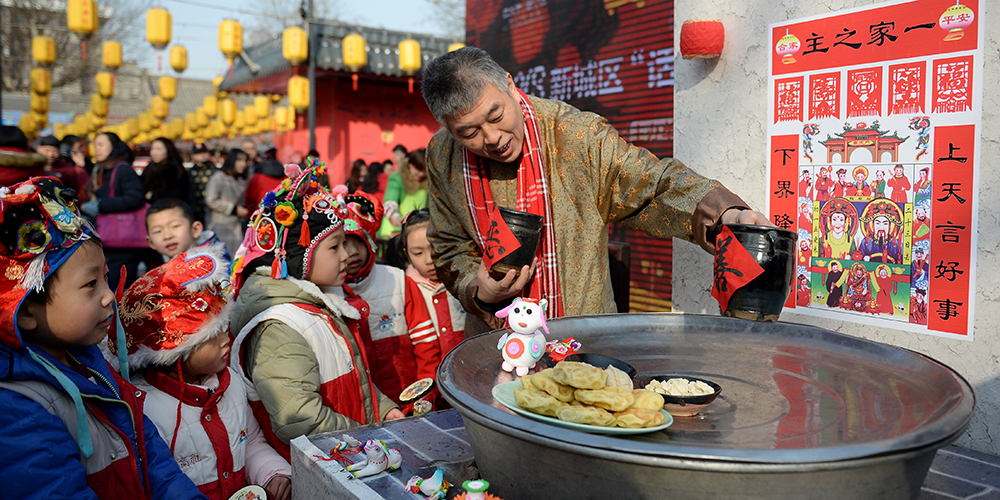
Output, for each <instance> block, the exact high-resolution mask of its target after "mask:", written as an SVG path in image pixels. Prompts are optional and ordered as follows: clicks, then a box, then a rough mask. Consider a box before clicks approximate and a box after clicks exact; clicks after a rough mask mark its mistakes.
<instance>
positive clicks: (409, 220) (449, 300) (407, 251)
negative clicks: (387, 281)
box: [398, 208, 465, 357]
mask: <svg viewBox="0 0 1000 500" xmlns="http://www.w3.org/2000/svg"><path fill="white" fill-rule="evenodd" d="M430 223H431V213H430V211H429V210H428V209H426V208H421V209H420V210H414V211H413V212H410V214H409V215H407V216H406V220H404V221H403V230H402V232H400V233H399V248H398V251H399V259H400V262H409V263H410V265H409V266H407V268H406V277H408V278H410V279H412V280H413V281H414V282H416V283H417V286H418V287H420V293H421V294H422V295H423V297H424V303H425V304H427V310H428V311H429V312H430V314H431V320H433V321H434V329H435V330H436V331H437V336H438V343H439V344H440V346H441V356H442V357H443V356H444V355H445V354H448V352H450V351H451V350H452V349H454V348H455V346H457V345H458V344H461V343H462V341H463V340H465V309H463V308H462V303H461V302H459V301H458V299H457V298H455V296H454V295H452V294H451V293H449V292H448V290H447V289H446V288H445V287H444V283H441V282H440V281H438V279H437V270H436V269H434V257H433V255H431V244H430V242H429V241H427V226H429V225H430Z"/></svg>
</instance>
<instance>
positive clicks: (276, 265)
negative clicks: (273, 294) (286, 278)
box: [271, 251, 281, 280]
mask: <svg viewBox="0 0 1000 500" xmlns="http://www.w3.org/2000/svg"><path fill="white" fill-rule="evenodd" d="M271 277H272V278H274V279H276V280H280V279H281V255H279V254H278V252H277V251H275V252H274V260H273V261H271Z"/></svg>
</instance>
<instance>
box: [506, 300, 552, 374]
mask: <svg viewBox="0 0 1000 500" xmlns="http://www.w3.org/2000/svg"><path fill="white" fill-rule="evenodd" d="M548 305H549V301H547V300H545V299H541V300H535V299H525V298H521V297H518V298H516V299H514V302H512V303H511V304H510V305H509V306H507V307H505V308H503V309H501V310H500V311H498V312H497V313H496V316H497V317H498V318H507V327H508V328H510V329H511V330H513V332H510V333H507V334H504V335H503V336H502V337H500V343H498V344H497V349H500V351H501V352H502V353H503V365H502V367H503V369H504V371H508V372H509V371H515V372H516V373H517V376H518V377H523V376H525V375H527V374H528V371H529V370H531V369H532V368H534V367H535V364H536V363H538V360H539V359H541V358H542V355H543V354H545V335H544V334H543V333H542V332H543V331H544V332H545V334H548V333H549V327H548V326H546V325H545V309H546V307H548Z"/></svg>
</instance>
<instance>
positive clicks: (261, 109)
mask: <svg viewBox="0 0 1000 500" xmlns="http://www.w3.org/2000/svg"><path fill="white" fill-rule="evenodd" d="M253 109H254V111H256V112H257V118H266V117H267V115H270V114H271V99H269V98H268V97H267V96H263V95H259V96H257V97H255V98H254V99H253Z"/></svg>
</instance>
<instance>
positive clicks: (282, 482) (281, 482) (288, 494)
mask: <svg viewBox="0 0 1000 500" xmlns="http://www.w3.org/2000/svg"><path fill="white" fill-rule="evenodd" d="M264 489H265V490H266V491H267V498H269V499H274V500H289V499H290V498H292V480H291V479H289V478H287V477H285V476H274V477H273V478H271V480H270V481H268V482H267V486H265V487H264Z"/></svg>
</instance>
